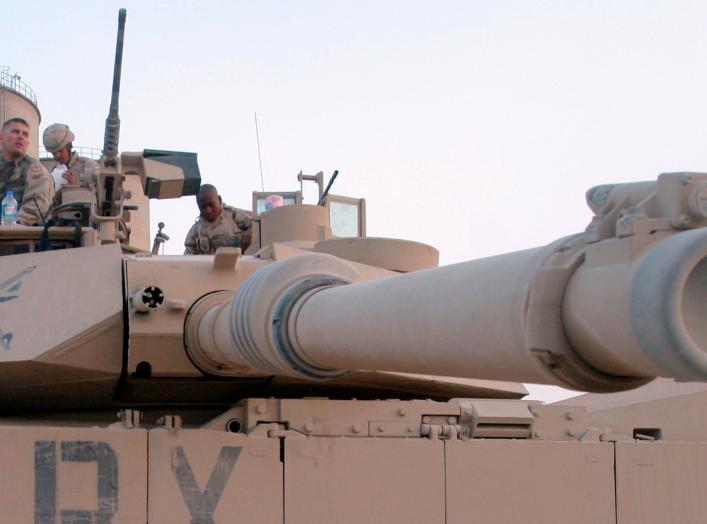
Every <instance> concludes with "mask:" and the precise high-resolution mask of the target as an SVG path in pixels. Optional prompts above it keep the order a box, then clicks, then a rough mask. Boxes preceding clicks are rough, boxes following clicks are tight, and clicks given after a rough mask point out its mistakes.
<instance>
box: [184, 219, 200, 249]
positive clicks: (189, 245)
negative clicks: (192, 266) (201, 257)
mask: <svg viewBox="0 0 707 524" xmlns="http://www.w3.org/2000/svg"><path fill="white" fill-rule="evenodd" d="M184 254H185V255H196V254H197V249H196V224H194V225H193V226H191V229H190V230H189V233H187V238H185V239H184Z"/></svg>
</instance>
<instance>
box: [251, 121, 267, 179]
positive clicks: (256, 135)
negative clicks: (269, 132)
mask: <svg viewBox="0 0 707 524" xmlns="http://www.w3.org/2000/svg"><path fill="white" fill-rule="evenodd" d="M253 114H254V115H255V140H256V141H257V142H258V164H259V165H260V187H261V188H262V189H261V191H265V182H264V181H263V159H262V157H261V156H260V133H258V113H253Z"/></svg>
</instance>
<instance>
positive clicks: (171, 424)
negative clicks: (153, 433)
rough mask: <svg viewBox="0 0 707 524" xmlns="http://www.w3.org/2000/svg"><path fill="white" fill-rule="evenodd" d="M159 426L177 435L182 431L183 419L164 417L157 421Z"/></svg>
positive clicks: (172, 416)
mask: <svg viewBox="0 0 707 524" xmlns="http://www.w3.org/2000/svg"><path fill="white" fill-rule="evenodd" d="M157 424H159V425H160V426H162V427H163V428H165V429H168V430H170V431H171V432H173V433H176V432H177V431H179V430H180V429H182V417H180V416H179V415H164V416H162V417H160V418H158V419H157Z"/></svg>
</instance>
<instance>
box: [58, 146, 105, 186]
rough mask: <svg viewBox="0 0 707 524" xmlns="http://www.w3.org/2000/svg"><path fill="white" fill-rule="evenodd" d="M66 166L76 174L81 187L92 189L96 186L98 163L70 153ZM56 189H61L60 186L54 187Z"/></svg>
mask: <svg viewBox="0 0 707 524" xmlns="http://www.w3.org/2000/svg"><path fill="white" fill-rule="evenodd" d="M59 165H60V164H59V162H56V163H55V164H54V165H53V166H52V169H51V171H54V169H55V168H56V167H57V166H59ZM66 168H67V169H68V170H69V171H71V172H72V173H73V174H74V175H76V176H77V177H78V179H79V184H80V185H81V187H87V188H89V189H94V188H95V187H96V180H97V178H98V163H97V162H96V161H95V160H91V159H90V158H84V157H82V156H79V155H78V153H76V152H73V153H71V160H69V164H68V165H67V166H66ZM55 189H56V190H57V191H58V190H59V189H61V188H60V187H57V188H55Z"/></svg>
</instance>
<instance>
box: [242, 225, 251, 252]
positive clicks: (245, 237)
mask: <svg viewBox="0 0 707 524" xmlns="http://www.w3.org/2000/svg"><path fill="white" fill-rule="evenodd" d="M252 240H253V233H252V231H251V230H250V229H246V230H245V231H243V233H242V234H241V251H242V252H243V253H245V250H246V249H248V247H249V246H250V242H251V241H252Z"/></svg>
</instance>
